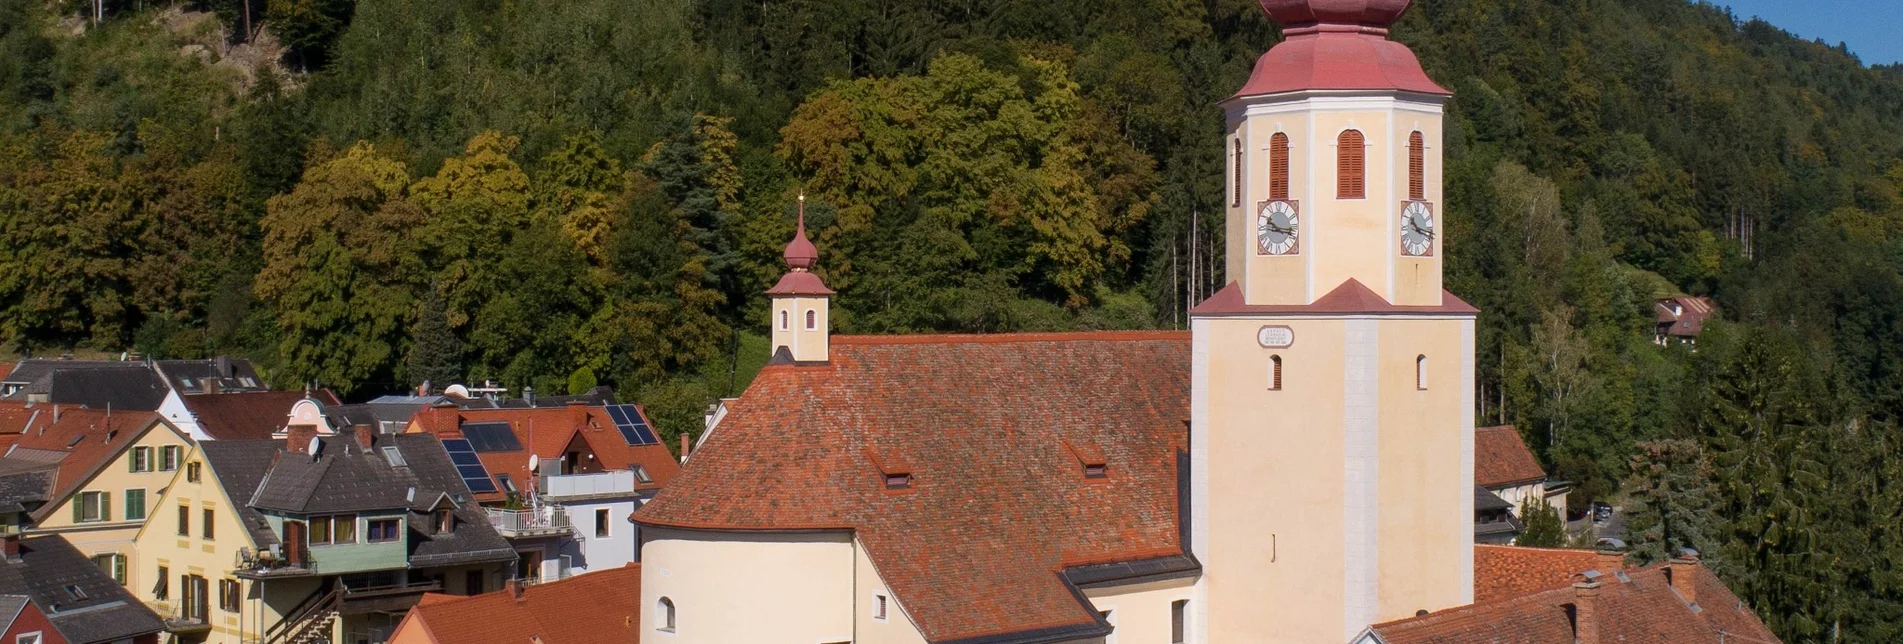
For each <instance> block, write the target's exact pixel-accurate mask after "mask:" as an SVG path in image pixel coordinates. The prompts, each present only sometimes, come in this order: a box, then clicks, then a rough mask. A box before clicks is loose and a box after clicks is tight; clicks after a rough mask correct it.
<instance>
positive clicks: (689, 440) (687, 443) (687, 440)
mask: <svg viewBox="0 0 1903 644" xmlns="http://www.w3.org/2000/svg"><path fill="white" fill-rule="evenodd" d="M693 448H694V437H692V436H688V435H687V432H681V462H682V463H686V462H687V452H688V451H689V450H692V449H693Z"/></svg>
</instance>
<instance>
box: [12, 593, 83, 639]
mask: <svg viewBox="0 0 1903 644" xmlns="http://www.w3.org/2000/svg"><path fill="white" fill-rule="evenodd" d="M0 624H5V627H4V628H0V642H6V643H8V644H67V639H66V636H64V635H61V634H60V632H59V629H58V628H54V627H53V621H52V620H50V619H47V618H46V613H44V612H41V611H40V607H39V606H35V605H34V604H33V598H32V597H28V596H26V595H0Z"/></svg>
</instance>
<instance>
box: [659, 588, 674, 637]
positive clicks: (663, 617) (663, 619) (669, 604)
mask: <svg viewBox="0 0 1903 644" xmlns="http://www.w3.org/2000/svg"><path fill="white" fill-rule="evenodd" d="M654 612H655V622H656V624H657V625H656V626H655V627H654V628H655V629H656V630H660V631H663V632H668V633H672V632H674V600H672V599H668V598H666V597H662V598H661V601H660V602H659V603H658V604H657V605H656V606H655V607H654Z"/></svg>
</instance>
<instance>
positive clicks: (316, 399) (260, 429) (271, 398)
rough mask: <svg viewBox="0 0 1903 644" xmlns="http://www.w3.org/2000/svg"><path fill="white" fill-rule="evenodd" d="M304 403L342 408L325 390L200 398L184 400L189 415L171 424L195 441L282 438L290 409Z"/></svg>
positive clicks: (219, 395) (199, 396) (328, 391)
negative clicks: (189, 434) (175, 424)
mask: <svg viewBox="0 0 1903 644" xmlns="http://www.w3.org/2000/svg"><path fill="white" fill-rule="evenodd" d="M306 401H309V404H311V405H315V406H317V408H318V409H326V408H331V407H336V406H340V405H341V404H342V403H340V402H339V401H338V400H337V395H336V394H334V393H331V391H330V390H329V389H319V390H316V391H314V392H298V391H244V392H227V393H216V394H200V395H195V396H187V397H185V408H186V409H187V410H189V411H190V412H191V413H190V414H189V416H188V417H187V418H185V419H174V422H175V423H177V424H178V425H179V426H180V428H181V429H185V430H187V431H189V432H191V434H192V437H193V438H194V439H196V440H236V439H246V438H272V437H274V436H283V435H284V428H285V427H286V426H287V425H289V424H290V419H291V418H292V417H293V416H294V415H295V414H294V412H293V408H294V407H296V406H297V405H298V404H299V403H304V402H306ZM325 433H330V432H325Z"/></svg>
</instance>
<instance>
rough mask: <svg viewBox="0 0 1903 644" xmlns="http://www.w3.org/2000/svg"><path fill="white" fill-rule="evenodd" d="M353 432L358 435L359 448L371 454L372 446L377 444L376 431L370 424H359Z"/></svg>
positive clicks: (353, 428)
mask: <svg viewBox="0 0 1903 644" xmlns="http://www.w3.org/2000/svg"><path fill="white" fill-rule="evenodd" d="M351 430H352V431H353V432H355V433H356V434H357V448H358V449H360V450H362V451H363V453H365V454H369V453H370V445H371V444H372V443H375V442H376V435H377V434H376V431H375V430H372V429H371V428H370V425H369V423H357V424H356V425H354V426H352V427H351Z"/></svg>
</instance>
